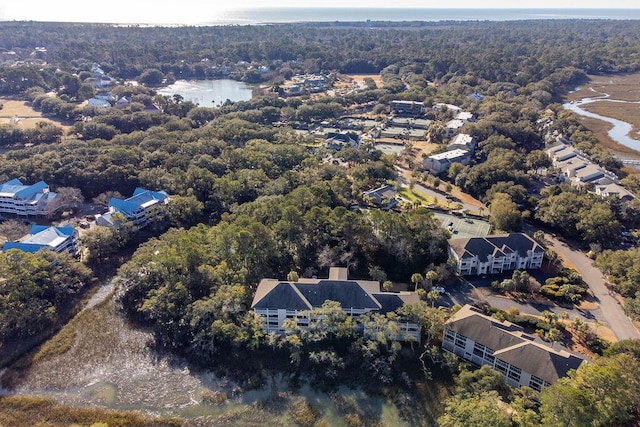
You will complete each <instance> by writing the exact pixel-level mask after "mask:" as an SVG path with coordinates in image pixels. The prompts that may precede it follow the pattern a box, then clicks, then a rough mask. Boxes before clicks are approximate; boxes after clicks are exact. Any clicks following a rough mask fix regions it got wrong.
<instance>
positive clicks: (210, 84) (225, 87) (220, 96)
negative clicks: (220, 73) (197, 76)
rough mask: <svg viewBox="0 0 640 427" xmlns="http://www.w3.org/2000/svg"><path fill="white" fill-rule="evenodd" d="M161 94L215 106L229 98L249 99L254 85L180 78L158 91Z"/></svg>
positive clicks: (230, 81)
mask: <svg viewBox="0 0 640 427" xmlns="http://www.w3.org/2000/svg"><path fill="white" fill-rule="evenodd" d="M158 93H159V94H161V95H167V96H173V95H175V94H177V95H180V96H182V97H183V98H184V100H185V101H191V102H193V103H195V104H198V105H200V106H201V107H214V106H218V105H220V104H222V103H224V102H225V101H226V100H227V99H228V100H230V101H233V102H236V101H248V100H250V99H251V97H252V96H253V86H251V85H248V84H246V83H243V82H238V81H235V80H230V79H223V80H178V81H176V82H175V83H174V84H172V85H170V86H167V87H164V88H162V89H160V90H159V91H158Z"/></svg>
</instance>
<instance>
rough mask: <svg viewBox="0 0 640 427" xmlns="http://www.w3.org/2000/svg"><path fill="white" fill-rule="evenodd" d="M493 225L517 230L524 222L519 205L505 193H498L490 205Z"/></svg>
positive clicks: (508, 229) (506, 229)
mask: <svg viewBox="0 0 640 427" xmlns="http://www.w3.org/2000/svg"><path fill="white" fill-rule="evenodd" d="M490 212H491V217H490V218H489V221H490V222H491V225H493V227H495V228H496V229H498V230H502V231H517V230H519V229H520V226H521V223H522V214H521V213H520V210H519V209H518V206H517V205H516V204H515V203H514V202H513V201H512V200H511V197H510V196H509V195H508V194H505V193H496V194H495V195H494V196H493V199H492V200H491V206H490Z"/></svg>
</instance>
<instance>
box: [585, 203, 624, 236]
mask: <svg viewBox="0 0 640 427" xmlns="http://www.w3.org/2000/svg"><path fill="white" fill-rule="evenodd" d="M578 215H579V217H580V220H579V221H578V223H577V224H576V229H577V230H578V232H580V233H581V235H582V237H583V239H584V240H585V241H586V242H588V243H591V242H593V243H599V244H601V245H602V246H605V247H611V246H614V245H616V243H617V242H619V241H620V223H619V222H618V220H617V219H616V217H615V215H614V213H613V212H612V211H611V209H610V208H609V207H608V206H607V205H605V204H603V203H598V204H594V205H593V207H591V209H587V208H584V209H581V210H580V211H579V213H578Z"/></svg>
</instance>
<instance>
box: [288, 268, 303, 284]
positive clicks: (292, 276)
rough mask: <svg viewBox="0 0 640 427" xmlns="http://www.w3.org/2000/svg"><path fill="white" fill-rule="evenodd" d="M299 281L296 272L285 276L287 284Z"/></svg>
mask: <svg viewBox="0 0 640 427" xmlns="http://www.w3.org/2000/svg"><path fill="white" fill-rule="evenodd" d="M299 279H300V277H299V276H298V272H297V271H290V272H289V273H288V274H287V281H289V282H297V281H298V280H299Z"/></svg>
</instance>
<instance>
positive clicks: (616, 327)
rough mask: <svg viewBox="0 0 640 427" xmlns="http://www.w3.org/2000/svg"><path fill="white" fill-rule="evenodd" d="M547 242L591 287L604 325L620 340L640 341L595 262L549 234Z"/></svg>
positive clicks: (636, 331) (638, 334)
mask: <svg viewBox="0 0 640 427" xmlns="http://www.w3.org/2000/svg"><path fill="white" fill-rule="evenodd" d="M546 240H547V246H548V247H550V248H551V249H553V250H554V251H555V252H556V253H557V254H558V255H560V257H561V258H563V259H565V260H567V261H569V262H570V263H572V264H573V265H574V266H575V267H576V269H577V270H578V272H579V273H580V275H581V276H582V278H583V279H584V281H585V282H586V283H587V284H588V285H589V288H591V292H593V295H594V297H595V299H596V300H597V301H598V303H599V304H600V311H601V312H602V318H604V321H605V322H604V323H605V324H606V326H608V327H609V328H610V329H611V330H612V331H613V332H614V333H615V334H616V337H618V339H620V340H624V339H640V333H639V332H638V330H637V329H636V328H635V326H633V323H632V322H631V320H630V319H629V318H628V317H627V315H626V314H625V313H624V311H623V310H622V307H621V306H620V304H619V303H618V301H617V300H616V299H615V298H614V297H613V296H612V295H611V294H610V293H609V289H607V287H606V286H605V279H604V277H603V275H602V273H601V272H600V270H598V269H597V268H595V267H594V266H593V265H592V262H593V261H592V260H591V259H590V258H589V257H587V256H586V255H585V254H583V253H582V252H580V251H579V250H576V249H574V248H572V247H570V246H568V245H567V244H566V243H564V242H561V241H560V240H558V239H556V238H555V237H553V236H551V235H549V234H546Z"/></svg>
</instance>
